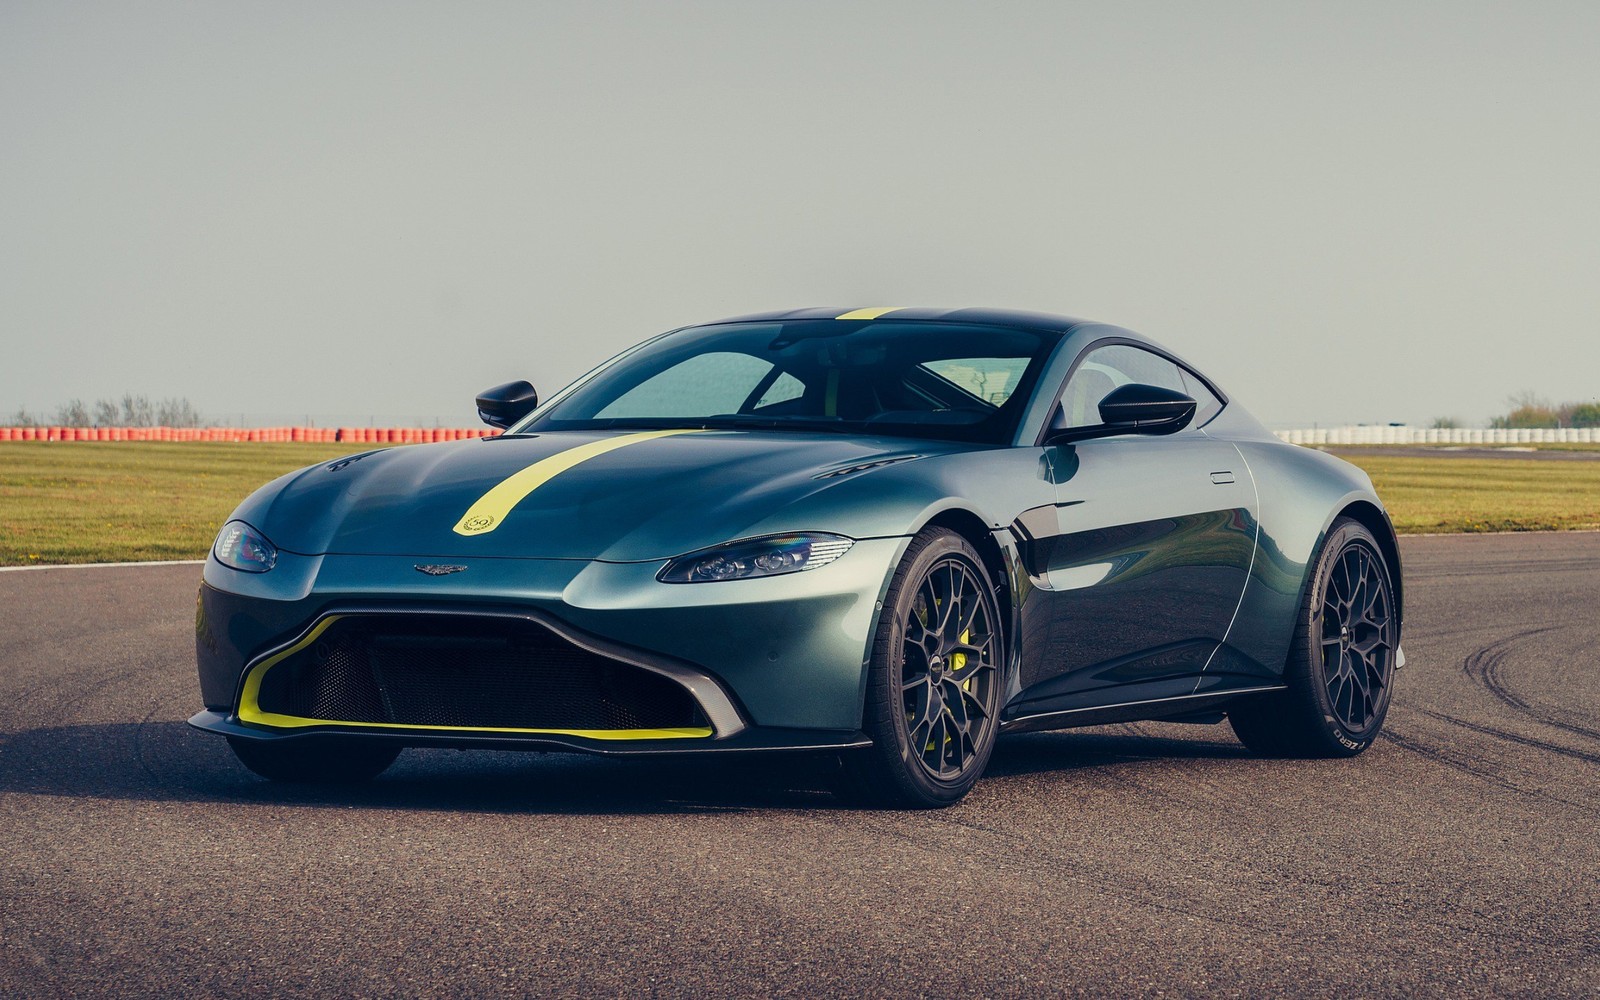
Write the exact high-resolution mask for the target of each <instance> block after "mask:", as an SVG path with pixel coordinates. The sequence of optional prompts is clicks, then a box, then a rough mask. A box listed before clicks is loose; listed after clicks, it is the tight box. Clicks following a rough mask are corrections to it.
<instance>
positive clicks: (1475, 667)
mask: <svg viewBox="0 0 1600 1000" xmlns="http://www.w3.org/2000/svg"><path fill="white" fill-rule="evenodd" d="M1561 629H1562V626H1559V625H1551V626H1547V627H1543V628H1530V629H1524V630H1523V631H1521V632H1518V633H1516V634H1515V635H1512V636H1509V637H1507V638H1505V639H1501V640H1499V641H1498V642H1492V643H1490V644H1489V645H1487V646H1483V647H1481V648H1479V649H1477V650H1475V651H1474V652H1472V653H1469V654H1468V655H1467V657H1466V659H1464V660H1462V661H1461V669H1462V670H1463V671H1464V672H1465V673H1466V675H1467V676H1468V677H1470V678H1472V679H1473V680H1474V681H1477V682H1478V684H1480V685H1481V686H1482V687H1483V688H1484V689H1485V690H1487V691H1488V692H1489V693H1490V694H1492V695H1494V697H1495V698H1496V699H1497V700H1499V701H1500V702H1501V703H1502V704H1504V705H1506V706H1507V707H1509V708H1511V709H1514V710H1515V711H1517V712H1520V713H1522V714H1523V715H1526V716H1527V717H1528V718H1530V719H1533V720H1534V721H1535V722H1538V723H1540V724H1542V725H1546V726H1550V727H1551V728H1553V729H1560V730H1562V731H1564V732H1568V733H1572V734H1573V735H1574V736H1582V737H1584V738H1586V739H1591V740H1596V741H1600V729H1593V728H1590V727H1588V726H1581V725H1578V724H1577V723H1575V722H1567V721H1565V720H1563V719H1557V718H1555V717H1554V716H1552V715H1550V714H1549V713H1547V712H1543V711H1540V710H1539V709H1538V708H1536V707H1534V706H1533V705H1530V704H1529V703H1528V702H1527V701H1525V700H1523V698H1522V696H1521V695H1519V694H1517V693H1516V692H1515V691H1513V690H1511V688H1510V686H1508V685H1507V684H1506V682H1505V680H1504V678H1503V677H1502V676H1501V668H1502V666H1504V664H1505V659H1506V654H1507V653H1508V652H1510V651H1511V650H1512V649H1514V648H1515V647H1516V646H1517V645H1518V644H1520V643H1522V642H1523V641H1525V640H1527V639H1531V638H1532V637H1534V636H1536V635H1543V634H1545V633H1546V632H1556V631H1560V630H1561Z"/></svg>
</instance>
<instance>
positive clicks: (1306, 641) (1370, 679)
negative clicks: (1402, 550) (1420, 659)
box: [1228, 518, 1400, 757]
mask: <svg viewBox="0 0 1600 1000" xmlns="http://www.w3.org/2000/svg"><path fill="white" fill-rule="evenodd" d="M1399 649H1400V616H1399V609H1398V606H1397V604H1396V600H1395V590H1394V581H1393V579H1392V577H1391V570H1390V567H1389V564H1388V562H1387V561H1386V560H1385V559H1384V557H1383V552H1382V550H1381V549H1380V548H1379V547H1378V542H1377V539H1375V538H1374V537H1373V536H1372V532H1371V531H1369V530H1367V528H1366V527H1365V526H1364V525H1362V524H1360V523H1359V522H1356V521H1353V520H1350V519H1348V518H1340V519H1338V520H1336V521H1334V523H1333V526H1332V527H1331V528H1329V530H1328V535H1327V538H1326V539H1325V540H1324V541H1323V546H1322V551H1321V552H1320V554H1319V555H1318V557H1317V560H1316V562H1315V564H1314V566H1313V573H1312V576H1311V580H1310V583H1309V585H1308V586H1307V587H1306V594H1305V598H1304V600H1303V601H1302V603H1301V608H1300V613H1299V616H1298V618H1297V625H1296V628H1295V633H1294V639H1293V642H1292V643H1291V644H1290V649H1289V658H1288V661H1287V662H1286V663H1285V665H1284V673H1283V680H1284V684H1285V687H1286V690H1284V691H1280V692H1272V693H1270V694H1263V695H1256V696H1253V697H1250V698H1248V699H1245V700H1243V701H1240V702H1238V703H1236V704H1234V705H1231V706H1229V708H1228V721H1229V723H1230V724H1232V726H1233V731H1234V732H1235V733H1236V734H1237V735H1238V737H1239V739H1240V741H1241V742H1243V743H1244V745H1245V746H1247V747H1249V748H1250V749H1251V750H1254V751H1255V752H1257V753H1260V754H1264V755H1267V756H1274V757H1353V756H1355V755H1356V754H1358V753H1361V752H1362V751H1363V750H1365V749H1367V747H1369V746H1371V745H1372V742H1373V740H1375V739H1377V736H1378V733H1379V731H1381V730H1382V728H1383V720H1384V718H1385V717H1386V716H1387V715H1388V712H1389V700H1390V698H1391V696H1392V695H1393V693H1394V674H1395V668H1396V666H1397V665H1398V660H1399Z"/></svg>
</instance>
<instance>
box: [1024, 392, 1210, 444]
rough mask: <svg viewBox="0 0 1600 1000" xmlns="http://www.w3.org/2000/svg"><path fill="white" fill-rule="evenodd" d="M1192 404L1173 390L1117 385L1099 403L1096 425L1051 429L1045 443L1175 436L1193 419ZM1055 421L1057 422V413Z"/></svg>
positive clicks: (1059, 416)
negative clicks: (1123, 437) (1144, 436)
mask: <svg viewBox="0 0 1600 1000" xmlns="http://www.w3.org/2000/svg"><path fill="white" fill-rule="evenodd" d="M1196 405H1197V404H1196V403H1195V401H1194V400H1193V399H1191V398H1190V397H1188V396H1185V395H1184V394H1183V393H1181V392H1178V391H1177V390H1175V389H1163V388H1161V387H1160V386H1157V385H1140V384H1138V383H1131V384H1129V385H1121V386H1118V387H1117V388H1115V389H1112V390H1111V391H1110V392H1108V393H1106V396H1105V398H1104V399H1102V400H1100V421H1101V422H1100V423H1098V424H1095V425H1093V426H1091V427H1061V428H1058V429H1053V430H1051V432H1050V434H1049V436H1048V437H1047V438H1046V439H1045V441H1046V443H1047V444H1062V443H1065V442H1068V441H1084V440H1088V439H1089V438H1101V437H1111V436H1113V435H1116V434H1175V433H1177V432H1178V431H1181V430H1183V429H1184V428H1185V427H1187V426H1188V424H1189V421H1190V420H1193V419H1194V411H1195V407H1196ZM1057 419H1058V420H1059V419H1061V415H1060V412H1059V411H1058V412H1057Z"/></svg>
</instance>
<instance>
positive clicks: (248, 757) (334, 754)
mask: <svg viewBox="0 0 1600 1000" xmlns="http://www.w3.org/2000/svg"><path fill="white" fill-rule="evenodd" d="M228 746H230V747H232V748H233V755H234V756H235V757H238V758H239V763H241V764H243V765H244V766H245V767H247V768H249V769H250V770H251V771H253V772H255V773H256V774H259V775H260V776H261V777H263V778H269V779H271V780H273V781H294V782H307V783H317V784H349V783H352V782H357V781H367V780H369V779H372V778H376V777H377V776H378V775H380V774H382V773H383V772H384V771H386V770H388V768H389V765H390V764H393V763H394V760H395V758H396V757H398V756H400V748H399V747H397V746H393V745H391V744H386V743H371V742H367V741H365V740H362V741H352V740H324V739H308V738H305V737H302V738H299V739H294V740H282V741H272V740H247V739H235V738H233V737H231V736H230V737H228Z"/></svg>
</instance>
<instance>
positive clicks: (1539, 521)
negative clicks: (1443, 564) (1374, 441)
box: [1339, 448, 1600, 534]
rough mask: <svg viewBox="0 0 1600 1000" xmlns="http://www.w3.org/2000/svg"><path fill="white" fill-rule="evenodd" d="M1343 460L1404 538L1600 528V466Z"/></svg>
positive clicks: (1366, 455)
mask: <svg viewBox="0 0 1600 1000" xmlns="http://www.w3.org/2000/svg"><path fill="white" fill-rule="evenodd" d="M1339 455H1340V457H1341V458H1343V459H1345V460H1346V461H1348V462H1352V463H1354V464H1356V465H1359V466H1361V468H1363V469H1365V470H1366V472H1367V475H1369V476H1371V477H1372V483H1373V485H1374V486H1376V487H1377V488H1378V496H1380V497H1382V498H1383V502H1384V505H1385V506H1387V507H1388V508H1389V516H1390V517H1391V518H1393V519H1394V526H1395V529H1396V530H1397V531H1399V532H1401V533H1402V534H1414V533H1418V532H1433V531H1437V532H1461V531H1560V530H1570V529H1573V528H1600V462H1582V461H1567V462H1561V461H1544V462H1540V461H1535V460H1531V459H1518V458H1476V457H1474V458H1451V457H1449V456H1448V455H1441V456H1439V457H1438V458H1433V457H1429V456H1420V457H1414V456H1402V455H1385V454H1384V453H1383V449H1382V448H1366V449H1362V450H1360V451H1355V450H1351V451H1345V450H1340V452H1339Z"/></svg>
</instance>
